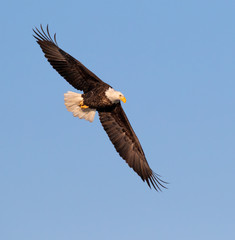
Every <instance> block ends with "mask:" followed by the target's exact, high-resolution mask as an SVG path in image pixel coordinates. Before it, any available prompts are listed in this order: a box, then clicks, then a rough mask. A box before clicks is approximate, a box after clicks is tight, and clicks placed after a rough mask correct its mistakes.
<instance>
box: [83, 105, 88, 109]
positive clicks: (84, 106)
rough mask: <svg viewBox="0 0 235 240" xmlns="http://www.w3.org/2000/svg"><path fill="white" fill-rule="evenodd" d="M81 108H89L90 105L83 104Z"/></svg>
mask: <svg viewBox="0 0 235 240" xmlns="http://www.w3.org/2000/svg"><path fill="white" fill-rule="evenodd" d="M81 108H84V109H86V108H89V106H87V105H81Z"/></svg>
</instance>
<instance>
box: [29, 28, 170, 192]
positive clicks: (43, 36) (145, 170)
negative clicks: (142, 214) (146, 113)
mask: <svg viewBox="0 0 235 240" xmlns="http://www.w3.org/2000/svg"><path fill="white" fill-rule="evenodd" d="M33 31H34V33H35V35H33V36H34V37H35V38H36V40H37V43H38V44H39V46H40V47H41V49H42V51H43V53H44V54H45V57H46V58H47V60H48V62H49V63H50V64H51V65H52V67H53V68H54V69H55V70H56V71H57V72H58V73H59V74H60V75H61V76H62V77H64V78H65V80H67V81H68V83H70V84H71V85H72V86H73V87H74V88H76V89H77V90H81V91H83V94H79V93H74V92H70V91H69V92H67V93H65V94H64V101H65V106H66V108H67V110H68V111H70V112H72V113H73V115H74V116H75V117H79V118H80V119H85V120H88V121H90V122H92V121H93V120H94V117H95V112H96V111H97V112H98V114H99V119H100V122H101V124H102V126H103V128H104V130H105V131H106V133H107V134H108V137H109V138H110V140H111V142H112V143H113V145H114V147H115V148H116V150H117V152H118V153H119V155H120V156H121V157H122V158H123V159H124V160H125V161H126V162H127V164H128V165H129V166H130V167H131V168H133V170H134V171H135V172H136V173H137V174H138V175H139V176H140V177H141V178H142V180H143V181H146V182H147V184H148V186H149V187H150V188H151V186H153V187H154V188H155V189H156V190H157V191H158V190H161V188H162V187H163V188H166V187H165V186H164V184H166V182H164V181H163V180H161V179H160V177H159V175H158V174H156V173H154V172H153V171H152V169H151V168H150V167H149V164H148V162H147V160H146V157H145V154H144V151H143V149H142V147H141V145H140V142H139V140H138V138H137V136H136V134H135V132H134V130H133V129H132V127H131V124H130V122H129V121H128V118H127V116H126V114H125V112H124V111H123V109H122V106H121V104H120V100H121V101H123V102H124V103H125V102H126V98H125V97H124V95H123V94H122V93H121V92H119V91H116V90H114V89H113V88H112V87H111V86H110V85H108V84H107V83H105V82H103V81H102V80H101V79H99V78H98V77H97V76H96V75H95V74H94V73H92V72H91V71H90V70H89V69H87V68H86V67H85V66H84V65H83V64H82V63H81V62H79V61H78V60H76V59H75V58H73V57H72V56H70V55H69V54H68V53H66V52H65V51H63V50H62V49H61V48H59V46H58V44H57V41H56V34H54V39H52V37H51V35H50V33H49V29H48V26H47V31H46V32H45V31H44V30H43V27H42V25H41V30H38V28H35V30H34V29H33Z"/></svg>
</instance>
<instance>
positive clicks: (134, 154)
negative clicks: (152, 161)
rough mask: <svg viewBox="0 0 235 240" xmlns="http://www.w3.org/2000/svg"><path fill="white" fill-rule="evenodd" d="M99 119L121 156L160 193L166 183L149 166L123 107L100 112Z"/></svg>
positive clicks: (118, 105)
mask: <svg viewBox="0 0 235 240" xmlns="http://www.w3.org/2000/svg"><path fill="white" fill-rule="evenodd" d="M99 117H100V121H101V124H102V125H103V128H104V130H105V131H106V132H107V134H108V136H109V139H110V140H111V142H112V143H113V145H114V147H115V148H116V150H117V152H118V153H119V155H120V156H121V157H122V158H123V159H124V160H125V161H126V162H127V163H128V165H129V166H130V167H131V168H133V170H134V171H135V172H136V173H137V174H138V175H139V176H140V177H141V178H142V180H143V181H146V182H147V184H148V186H149V187H150V188H151V185H152V186H153V187H154V188H155V189H156V190H157V191H158V190H161V187H163V188H166V187H165V186H164V185H163V184H164V183H165V184H166V182H164V181H162V180H161V179H160V178H159V175H158V174H156V173H154V172H153V171H152V170H151V168H150V167H149V165H148V162H147V160H146V158H145V155H144V152H143V149H142V147H141V145H140V142H139V140H138V138H137V136H136V135H135V132H134V130H133V129H132V127H131V125H130V122H129V121H128V118H127V116H126V114H125V112H124V110H123V109H122V107H121V104H120V103H119V104H117V105H115V106H114V107H113V108H112V109H111V111H110V109H109V110H108V111H105V110H104V111H99Z"/></svg>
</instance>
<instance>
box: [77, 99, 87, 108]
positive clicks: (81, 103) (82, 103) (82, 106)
mask: <svg viewBox="0 0 235 240" xmlns="http://www.w3.org/2000/svg"><path fill="white" fill-rule="evenodd" d="M79 106H80V107H81V108H82V109H86V108H89V106H87V105H84V102H83V100H82V101H81V102H80V103H79Z"/></svg>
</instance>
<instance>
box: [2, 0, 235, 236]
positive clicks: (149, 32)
mask: <svg viewBox="0 0 235 240" xmlns="http://www.w3.org/2000/svg"><path fill="white" fill-rule="evenodd" d="M234 12H235V2H234V1H215V0H214V1H201V0H199V1H186V0H182V1H175V0H174V1H173V0H171V1H137V0H136V1H128V0H127V1H104V0H101V1H94V0H90V1H86V2H85V1H45V0H42V1H40V2H36V1H24V0H23V1H5V2H4V3H2V6H1V14H0V20H1V21H0V22H1V23H0V24H1V38H0V42H1V46H2V47H1V60H0V61H1V82H0V84H1V101H0V107H1V126H0V131H1V138H0V149H1V151H0V191H1V197H0V225H1V231H0V239H4V240H13V239H14V240H15V239H17V240H32V239H34V240H39V239H40V240H41V239H44V240H47V239H48V240H49V239H50V240H51V239H57V240H64V239H66V240H67V239H70V240H73V239H83V240H87V239H102V240H106V239H107V240H109V239H112V240H116V239H122V240H127V239H128V240H130V239H135V240H139V239H147V238H151V239H161V240H168V239H169V240H170V239H180V240H186V239H187V240H188V239H190V240H194V239H195V240H196V239H197V240H198V239H200V240H204V239H214V240H217V239H222V238H223V239H234V238H235V232H234V227H235V208H234V202H235V188H234V182H235V177H234V169H235V161H234V160H235V147H234V143H235V126H234V123H235V111H234V105H235V94H234V93H235V81H234V80H235V70H234V60H235V47H234V43H235V28H234V22H235V15H234ZM40 24H43V25H44V26H45V25H46V24H49V26H50V31H51V33H54V32H56V33H57V41H58V44H59V46H60V47H61V48H62V49H64V50H65V51H67V52H69V53H70V54H71V55H72V56H74V57H76V58H77V59H79V60H80V61H81V62H82V63H83V64H85V65H86V66H87V67H88V68H89V69H90V70H92V71H93V72H94V73H95V74H97V75H98V76H99V77H100V78H101V79H102V80H103V81H105V82H107V83H109V84H110V85H112V86H113V87H114V88H115V89H117V90H120V91H121V92H123V93H124V94H125V96H126V98H127V103H126V104H125V105H124V109H125V111H126V113H127V116H128V118H129V120H130V122H131V123H132V126H133V128H134V129H135V131H136V134H137V136H138V137H139V139H140V142H141V144H142V146H143V148H144V151H145V154H146V156H147V159H148V162H149V164H150V166H151V168H152V169H153V170H154V171H155V172H157V173H159V174H160V175H162V178H163V179H164V180H166V181H168V182H170V184H169V189H168V190H164V191H163V192H162V193H157V192H155V191H153V190H150V189H149V188H148V186H147V185H146V184H145V183H143V182H142V181H141V179H140V178H139V177H138V176H137V175H136V174H135V173H134V172H133V171H132V170H131V169H130V168H129V167H128V166H127V164H126V163H125V162H124V161H123V160H122V159H121V158H120V157H119V155H118V154H117V153H116V152H115V149H114V147H113V146H112V144H111V143H110V141H109V140H108V137H107V136H106V133H105V132H104V131H103V129H102V127H101V124H100V123H99V120H98V118H97V115H96V119H95V121H94V123H92V124H91V123H89V122H86V121H84V120H79V119H77V118H74V117H73V116H72V114H71V113H69V112H67V110H66V108H65V106H64V103H63V94H64V93H65V92H66V91H74V89H73V88H72V87H71V86H70V85H69V84H68V83H67V82H66V81H65V80H64V79H63V78H62V77H60V76H59V75H58V74H57V73H56V71H55V70H53V69H52V68H51V66H50V65H49V63H48V62H47V61H46V59H45V58H44V56H43V54H42V52H41V50H40V48H39V46H38V45H37V44H36V42H35V40H34V39H33V37H32V28H33V27H35V26H36V27H38V26H39V25H40Z"/></svg>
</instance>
